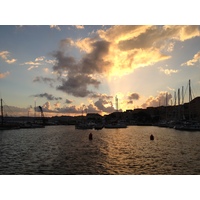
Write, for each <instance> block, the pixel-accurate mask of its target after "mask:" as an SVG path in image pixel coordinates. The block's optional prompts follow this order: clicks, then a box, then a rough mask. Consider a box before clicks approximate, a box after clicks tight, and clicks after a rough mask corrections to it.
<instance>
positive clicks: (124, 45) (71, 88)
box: [53, 25, 200, 101]
mask: <svg viewBox="0 0 200 200" xmlns="http://www.w3.org/2000/svg"><path fill="white" fill-rule="evenodd" d="M197 36H200V33H199V26H174V25H173V26H131V25H129V26H112V27H110V28H108V29H106V30H104V29H102V30H98V31H97V32H96V33H95V34H93V37H86V38H82V39H77V40H72V39H71V38H66V39H63V40H61V42H60V44H61V45H60V49H59V50H58V51H56V52H54V53H53V57H54V58H55V60H56V63H55V64H54V66H53V71H54V73H56V74H57V76H58V80H59V81H60V84H59V85H58V86H57V89H58V90H62V91H63V92H65V93H67V94H70V95H73V96H75V97H86V96H89V95H92V94H93V93H95V92H94V91H93V90H92V87H93V88H94V89H98V86H99V85H100V84H101V81H100V80H102V79H101V78H102V77H104V78H107V77H109V76H118V77H119V76H123V75H125V74H128V73H132V72H134V70H135V69H137V68H140V67H147V66H150V65H152V64H155V63H157V62H160V61H163V60H166V59H170V58H171V56H170V55H169V52H171V51H173V48H174V45H175V42H176V41H185V40H188V39H191V38H193V37H197ZM72 48H78V50H80V52H81V53H82V54H81V55H82V57H81V58H80V59H77V58H75V57H73V56H71V55H70V54H69V52H70V50H72ZM160 70H161V71H162V72H164V73H165V74H167V75H170V74H172V73H177V72H178V71H177V70H172V69H162V68H161V69H160ZM91 86H92V87H91ZM130 101H131V100H130Z"/></svg>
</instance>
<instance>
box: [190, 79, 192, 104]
mask: <svg viewBox="0 0 200 200" xmlns="http://www.w3.org/2000/svg"><path fill="white" fill-rule="evenodd" d="M190 101H192V92H191V84H190V80H189V102H190Z"/></svg>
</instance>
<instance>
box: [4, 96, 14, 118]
mask: <svg viewBox="0 0 200 200" xmlns="http://www.w3.org/2000/svg"><path fill="white" fill-rule="evenodd" d="M3 103H4V104H5V106H6V108H8V110H10V112H11V114H12V115H13V116H16V115H15V114H14V112H13V111H12V110H11V108H10V107H9V106H8V105H7V104H6V102H5V101H4V100H3Z"/></svg>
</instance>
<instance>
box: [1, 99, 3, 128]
mask: <svg viewBox="0 0 200 200" xmlns="http://www.w3.org/2000/svg"><path fill="white" fill-rule="evenodd" d="M1 124H2V125H3V100H2V99H1Z"/></svg>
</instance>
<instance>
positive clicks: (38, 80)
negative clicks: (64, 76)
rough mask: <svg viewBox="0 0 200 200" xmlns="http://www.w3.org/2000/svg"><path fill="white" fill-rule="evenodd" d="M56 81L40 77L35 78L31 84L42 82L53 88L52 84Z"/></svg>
mask: <svg viewBox="0 0 200 200" xmlns="http://www.w3.org/2000/svg"><path fill="white" fill-rule="evenodd" d="M55 81H56V80H55V79H53V78H48V77H42V76H36V77H35V78H34V79H33V82H40V83H41V82H44V83H47V84H49V85H50V87H53V83H54V82H55Z"/></svg>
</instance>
